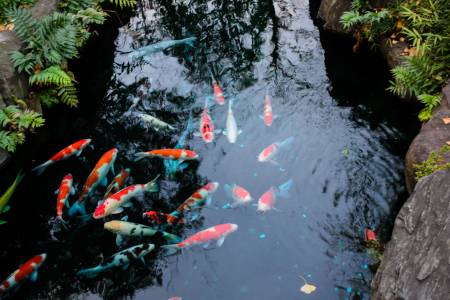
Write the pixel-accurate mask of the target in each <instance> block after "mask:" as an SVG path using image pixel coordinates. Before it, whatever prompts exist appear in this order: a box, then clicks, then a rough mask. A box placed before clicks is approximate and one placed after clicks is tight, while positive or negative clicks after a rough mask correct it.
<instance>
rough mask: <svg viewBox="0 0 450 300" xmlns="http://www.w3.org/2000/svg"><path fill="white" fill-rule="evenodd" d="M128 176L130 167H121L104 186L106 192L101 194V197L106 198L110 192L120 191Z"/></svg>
mask: <svg viewBox="0 0 450 300" xmlns="http://www.w3.org/2000/svg"><path fill="white" fill-rule="evenodd" d="M129 176H130V169H129V168H126V169H122V170H121V171H120V172H119V174H117V176H116V177H114V179H113V180H112V181H111V183H110V184H109V185H108V187H107V188H106V192H105V195H104V196H103V199H106V198H108V197H109V196H111V195H112V194H114V193H116V192H118V191H120V190H121V189H122V188H123V187H124V186H125V182H126V181H127V179H128V177H129Z"/></svg>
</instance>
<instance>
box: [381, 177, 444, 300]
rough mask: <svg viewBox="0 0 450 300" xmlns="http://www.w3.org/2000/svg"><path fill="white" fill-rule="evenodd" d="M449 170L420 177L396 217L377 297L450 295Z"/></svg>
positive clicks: (418, 299) (409, 299)
mask: <svg viewBox="0 0 450 300" xmlns="http://www.w3.org/2000/svg"><path fill="white" fill-rule="evenodd" d="M449 183H450V170H442V171H439V172H435V173H434V174H432V175H430V176H427V177H424V178H422V179H421V180H420V181H419V182H418V184H417V185H416V187H415V189H414V192H413V194H412V195H411V196H410V197H409V199H408V200H407V201H406V203H405V205H404V206H403V208H402V209H401V210H400V213H399V214H398V216H397V219H396V220H395V226H394V231H393V234H392V238H391V241H390V242H389V243H388V244H387V247H386V250H385V253H384V257H383V261H382V262H381V265H380V267H379V269H378V271H377V273H376V275H375V278H374V280H373V281H372V299H373V300H379V299H383V300H399V299H405V300H406V299H407V300H422V299H423V300H425V299H426V300H434V299H436V300H442V299H450V188H449Z"/></svg>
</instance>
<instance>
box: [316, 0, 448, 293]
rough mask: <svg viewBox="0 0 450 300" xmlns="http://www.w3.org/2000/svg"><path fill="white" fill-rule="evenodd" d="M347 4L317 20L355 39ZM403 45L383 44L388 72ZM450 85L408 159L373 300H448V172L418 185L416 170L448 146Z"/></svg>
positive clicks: (330, 4) (334, 3)
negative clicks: (404, 196) (404, 191)
mask: <svg viewBox="0 0 450 300" xmlns="http://www.w3.org/2000/svg"><path fill="white" fill-rule="evenodd" d="M349 8H350V1H349V0H322V1H321V3H320V8H319V11H318V15H317V17H318V18H319V19H321V20H322V21H323V28H324V29H325V30H328V31H332V32H335V33H336V34H343V35H350V36H352V35H354V34H355V33H354V32H352V31H351V30H345V29H344V28H343V26H342V25H341V24H340V22H339V19H340V17H341V15H342V14H343V13H344V12H345V11H347V10H349ZM404 48H405V44H403V43H398V44H396V45H388V44H387V43H386V41H385V40H382V41H380V51H381V52H382V54H383V55H384V57H385V59H386V62H387V64H388V65H389V67H391V68H393V67H395V66H397V65H399V64H401V63H402V61H403V57H402V52H403V49H404ZM443 117H450V81H449V83H448V85H447V86H446V87H445V88H444V89H443V97H442V101H441V104H440V106H439V107H438V108H437V109H436V110H435V111H434V114H433V118H432V119H431V120H430V121H428V122H427V123H425V124H423V125H422V128H421V130H420V132H419V134H418V135H417V136H416V138H415V139H414V141H413V142H412V144H411V145H410V147H409V150H408V153H407V155H406V163H405V175H406V182H407V188H408V191H409V192H410V193H412V194H411V196H410V197H409V199H408V200H407V201H406V203H405V204H404V206H403V207H402V209H401V210H400V213H399V214H398V216H397V218H396V220H395V225H394V230H393V234H392V237H391V241H390V242H389V243H388V244H387V247H386V250H385V253H384V258H383V261H382V263H381V265H380V267H379V269H378V271H377V273H376V275H375V278H374V280H373V282H372V299H377V300H381V299H383V300H400V299H405V300H414V299H424V300H425V299H436V300H437V299H450V275H449V274H450V170H445V171H440V172H436V173H434V174H432V175H430V176H427V177H425V178H423V179H421V180H420V182H418V183H417V184H416V180H415V178H414V169H413V165H414V164H417V163H420V162H423V161H424V160H426V159H427V157H428V155H429V154H430V153H431V152H432V151H436V150H438V149H439V148H441V147H442V146H443V145H444V144H445V143H446V142H447V141H450V124H448V125H446V124H445V123H444V122H443V121H442V118H443ZM447 158H448V160H449V161H450V157H447Z"/></svg>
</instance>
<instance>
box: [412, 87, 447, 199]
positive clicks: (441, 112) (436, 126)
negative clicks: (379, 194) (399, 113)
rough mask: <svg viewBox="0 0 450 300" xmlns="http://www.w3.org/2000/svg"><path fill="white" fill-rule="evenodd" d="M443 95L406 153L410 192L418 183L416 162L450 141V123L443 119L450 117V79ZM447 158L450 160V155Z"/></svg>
mask: <svg viewBox="0 0 450 300" xmlns="http://www.w3.org/2000/svg"><path fill="white" fill-rule="evenodd" d="M442 95H443V96H442V99H441V104H440V105H439V106H438V107H437V108H436V109H435V110H434V112H433V117H432V119H431V120H430V121H428V122H426V123H424V124H423V125H422V128H421V129H420V132H419V134H418V135H417V136H416V137H415V138H414V140H413V142H412V143H411V145H410V146H409V149H408V152H407V153H406V160H405V175H406V187H407V188H408V191H409V192H410V193H411V192H412V190H413V189H414V185H415V184H416V179H415V176H414V164H418V163H421V162H423V161H425V160H426V159H427V158H428V155H429V154H430V153H431V152H432V151H436V150H438V149H440V148H441V147H442V146H443V145H444V144H445V143H446V142H447V141H450V124H448V125H445V124H444V122H443V121H442V118H444V117H450V81H449V82H448V83H447V86H445V87H444V89H443V90H442ZM446 160H447V161H450V155H448V156H447V157H446Z"/></svg>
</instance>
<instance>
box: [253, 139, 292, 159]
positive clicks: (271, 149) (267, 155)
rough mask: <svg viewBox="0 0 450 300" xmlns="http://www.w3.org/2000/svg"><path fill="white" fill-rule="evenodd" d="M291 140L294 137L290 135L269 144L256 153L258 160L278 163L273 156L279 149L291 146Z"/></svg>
mask: <svg viewBox="0 0 450 300" xmlns="http://www.w3.org/2000/svg"><path fill="white" fill-rule="evenodd" d="M293 142H294V138H293V137H292V136H291V137H289V138H287V139H285V140H284V141H281V142H276V143H273V144H271V145H269V146H268V147H266V148H265V149H264V150H263V151H261V153H260V154H259V155H258V161H260V162H270V163H273V164H278V162H276V161H275V160H274V158H275V156H276V155H277V154H278V153H279V151H280V149H283V148H287V147H289V146H291V145H292V143H293Z"/></svg>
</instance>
